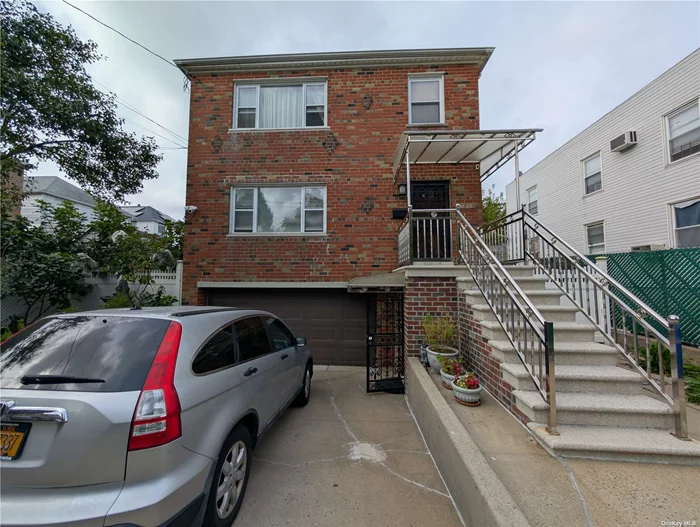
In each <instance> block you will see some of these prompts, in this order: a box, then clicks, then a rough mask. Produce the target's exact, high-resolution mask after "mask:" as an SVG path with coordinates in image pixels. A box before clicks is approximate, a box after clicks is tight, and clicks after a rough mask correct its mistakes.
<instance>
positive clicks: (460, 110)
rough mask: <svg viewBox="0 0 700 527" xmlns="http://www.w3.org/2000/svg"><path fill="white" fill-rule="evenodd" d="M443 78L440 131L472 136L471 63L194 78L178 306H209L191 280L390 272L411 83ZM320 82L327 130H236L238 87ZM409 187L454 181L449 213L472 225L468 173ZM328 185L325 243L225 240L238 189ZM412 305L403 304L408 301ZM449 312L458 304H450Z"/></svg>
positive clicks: (475, 203)
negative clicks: (426, 76) (398, 158)
mask: <svg viewBox="0 0 700 527" xmlns="http://www.w3.org/2000/svg"><path fill="white" fill-rule="evenodd" d="M430 71H439V72H441V73H444V89H445V120H446V124H445V126H444V127H442V128H443V129H444V128H453V129H478V127H479V104H478V100H479V99H478V76H479V69H478V66H477V65H476V64H462V65H454V64H453V65H449V64H448V65H439V64H436V65H434V66H410V67H408V66H406V67H382V68H379V67H372V68H344V69H329V70H322V69H316V70H313V71H267V72H261V71H256V72H246V73H220V74H207V75H204V74H200V75H197V77H196V78H195V79H194V80H193V82H192V83H191V98H190V129H189V139H190V141H189V152H188V165H187V205H194V206H196V207H197V208H198V210H197V211H196V212H195V213H194V214H191V215H187V217H186V225H185V249H184V269H183V303H191V304H197V303H204V302H205V301H206V298H205V296H204V295H203V294H202V292H200V291H198V290H197V282H198V281H222V282H223V281H225V282H232V281H294V282H304V281H309V282H345V281H347V280H350V279H352V278H355V277H358V276H364V275H369V274H373V273H378V272H389V271H391V270H393V269H394V268H396V266H397V230H398V228H399V226H400V223H401V222H400V221H398V220H392V209H395V208H405V207H406V198H405V197H400V196H398V195H397V184H398V182H396V183H395V182H394V180H393V175H392V156H393V154H394V150H395V148H396V145H397V143H398V140H399V137H400V135H401V133H402V132H403V131H404V130H405V129H406V128H407V126H406V125H407V122H408V75H409V74H411V73H419V72H420V73H422V72H430ZM305 76H308V77H325V78H327V82H328V98H327V104H328V113H327V115H328V123H327V124H328V126H329V128H328V129H323V130H293V131H235V132H231V131H230V129H231V128H232V121H233V111H234V106H233V91H234V89H233V86H234V83H235V82H236V80H239V79H253V78H254V79H259V78H266V77H270V78H272V77H285V78H290V77H295V78H296V77H305ZM411 179H412V180H441V181H445V180H449V181H450V199H451V204H452V205H454V204H455V203H460V204H461V205H462V206H463V207H464V208H463V212H464V213H465V215H466V216H467V218H468V219H469V220H470V221H473V222H474V223H479V220H480V216H481V186H480V180H479V170H478V169H477V168H475V167H474V166H473V165H461V166H456V165H449V166H447V165H441V166H434V165H430V166H429V165H424V166H416V167H415V169H414V167H412V169H411ZM261 183H262V184H265V183H270V184H278V183H286V184H302V183H312V184H313V183H315V184H319V183H322V184H325V185H326V189H327V232H326V233H325V234H323V235H298V236H274V235H273V236H254V237H242V236H228V235H229V222H230V213H229V210H230V189H231V186H233V185H237V184H261ZM407 296H408V295H407ZM455 307H456V306H455Z"/></svg>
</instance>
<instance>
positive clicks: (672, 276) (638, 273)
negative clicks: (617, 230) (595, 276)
mask: <svg viewBox="0 0 700 527" xmlns="http://www.w3.org/2000/svg"><path fill="white" fill-rule="evenodd" d="M605 256H607V257H608V273H609V274H610V275H611V276H612V277H613V278H614V279H615V280H617V281H618V282H620V283H621V284H622V285H623V286H625V287H626V288H627V289H629V290H630V291H631V292H632V293H634V294H635V295H637V296H638V297H639V298H640V299H641V300H642V301H644V302H646V303H647V304H648V305H649V306H650V307H651V308H652V309H654V310H655V311H656V312H658V313H659V314H660V315H662V316H664V317H667V316H668V315H678V316H679V317H680V319H681V331H682V334H683V342H685V343H688V344H692V345H695V346H700V248H693V249H669V250H666V251H648V252H638V253H613V254H606V255H605ZM625 300H627V299H625ZM634 307H636V306H634ZM616 318H618V317H616ZM657 329H659V330H661V328H660V327H659V328H657Z"/></svg>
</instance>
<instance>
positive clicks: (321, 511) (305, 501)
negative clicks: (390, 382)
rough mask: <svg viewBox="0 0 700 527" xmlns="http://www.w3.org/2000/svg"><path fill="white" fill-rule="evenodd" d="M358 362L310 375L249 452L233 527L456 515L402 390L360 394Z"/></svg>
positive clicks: (452, 522)
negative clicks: (295, 401) (292, 404)
mask: <svg viewBox="0 0 700 527" xmlns="http://www.w3.org/2000/svg"><path fill="white" fill-rule="evenodd" d="M364 382H365V378H364V369H363V368H343V367H336V368H333V367H331V368H330V371H316V372H315V373H314V377H313V382H312V388H311V401H310V402H309V404H308V406H306V407H305V408H290V409H289V410H288V411H287V412H286V413H285V415H284V416H283V417H282V418H281V419H280V421H279V422H277V423H276V424H275V425H274V426H273V428H272V430H271V431H270V432H269V433H268V434H267V435H266V436H265V437H264V438H263V439H262V441H261V442H260V445H259V446H258V448H257V449H256V450H255V452H254V455H253V467H252V473H251V478H250V482H249V484H248V491H247V493H246V496H245V501H244V503H243V506H242V508H241V511H240V513H239V516H238V519H237V520H236V522H235V526H236V527H260V526H262V525H264V526H266V527H274V526H278V525H295V526H303V527H307V526H309V527H310V526H314V525H319V526H324V527H325V526H333V527H343V526H357V527H359V526H365V525H366V526H368V527H369V526H371V527H384V526H385V527H393V526H397V527H399V526H401V527H409V526H415V527H418V526H425V525H439V526H440V527H459V526H461V523H460V521H459V518H458V517H457V513H456V512H455V509H454V507H453V505H452V501H451V499H450V497H449V496H448V494H447V491H446V490H445V487H444V485H443V483H442V480H441V479H440V476H439V474H438V472H437V469H436V468H435V466H434V464H433V461H432V458H431V457H430V455H429V454H428V453H427V449H426V446H425V443H424V442H423V440H422V438H421V436H420V433H419V431H418V428H417V427H416V424H415V422H414V420H413V418H412V417H411V415H410V412H409V410H408V408H407V406H406V402H405V399H404V397H403V396H402V395H390V394H381V393H380V394H366V393H365V391H364Z"/></svg>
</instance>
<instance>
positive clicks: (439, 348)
mask: <svg viewBox="0 0 700 527" xmlns="http://www.w3.org/2000/svg"><path fill="white" fill-rule="evenodd" d="M421 325H422V326H423V331H425V336H426V339H427V340H428V346H427V347H426V352H427V354H428V364H430V367H431V368H432V369H433V371H434V372H435V373H440V363H439V362H438V355H443V356H445V357H446V358H447V359H452V360H456V359H457V355H459V350H458V349H456V348H454V347H452V346H453V345H454V343H455V339H456V336H457V326H456V325H455V322H454V320H452V317H433V316H431V315H427V316H426V317H425V318H424V319H423V323H422V324H421Z"/></svg>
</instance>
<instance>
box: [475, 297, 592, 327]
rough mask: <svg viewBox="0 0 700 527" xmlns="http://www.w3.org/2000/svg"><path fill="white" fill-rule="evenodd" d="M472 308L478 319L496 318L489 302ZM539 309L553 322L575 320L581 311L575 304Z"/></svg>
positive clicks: (546, 318)
mask: <svg viewBox="0 0 700 527" xmlns="http://www.w3.org/2000/svg"><path fill="white" fill-rule="evenodd" d="M482 298H483V297H482ZM472 310H474V317H475V318H477V319H478V320H492V321H494V320H496V315H494V313H493V311H492V310H491V308H490V307H489V305H488V304H474V305H472ZM538 310H539V312H540V313H542V316H543V317H544V318H545V320H551V321H552V322H574V321H575V320H576V313H578V312H579V309H578V308H577V307H573V306H541V307H539V308H538Z"/></svg>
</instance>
